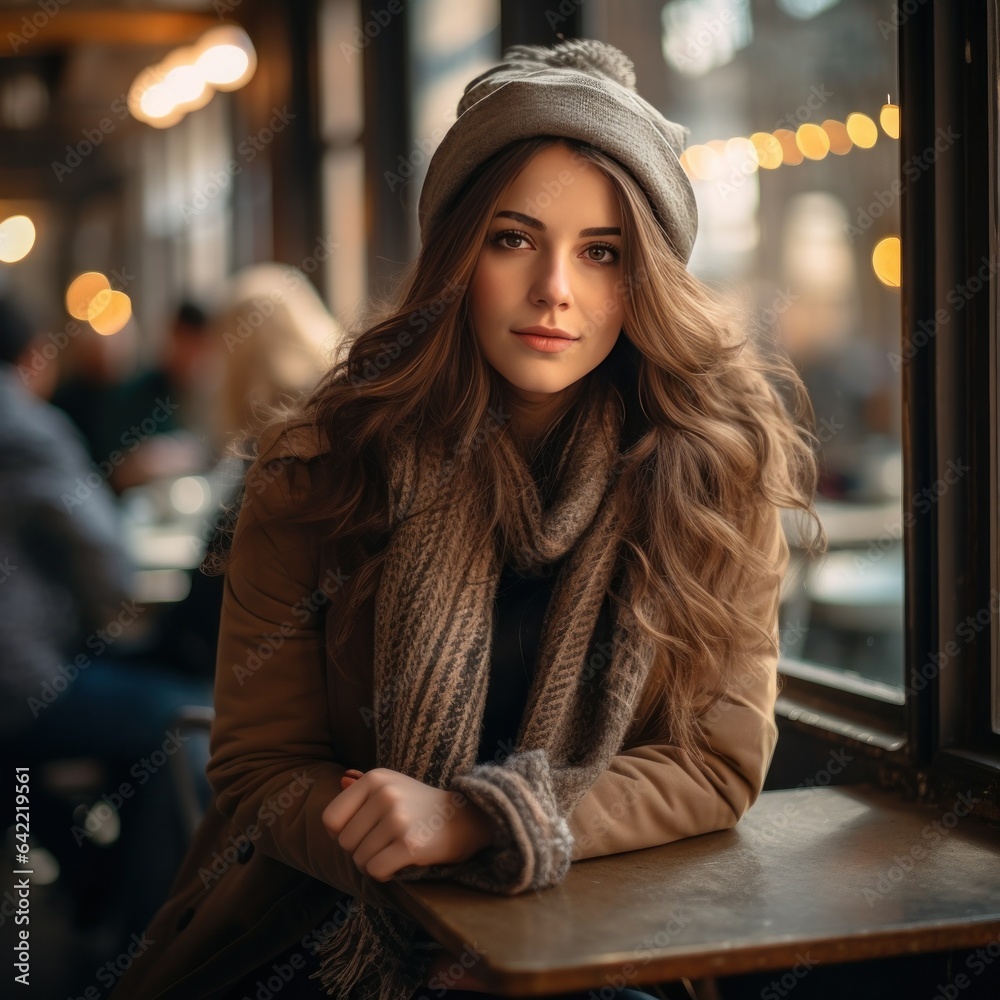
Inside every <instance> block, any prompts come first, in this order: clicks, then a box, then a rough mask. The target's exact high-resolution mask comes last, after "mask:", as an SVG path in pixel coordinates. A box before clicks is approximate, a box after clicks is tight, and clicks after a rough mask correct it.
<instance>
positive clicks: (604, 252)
mask: <svg viewBox="0 0 1000 1000" xmlns="http://www.w3.org/2000/svg"><path fill="white" fill-rule="evenodd" d="M587 257H588V259H589V260H592V261H593V262H594V263H595V264H613V263H615V261H617V260H618V250H617V248H616V247H613V246H611V245H610V244H609V243H596V244H594V246H590V247H587Z"/></svg>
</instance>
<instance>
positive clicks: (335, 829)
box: [321, 779, 367, 839]
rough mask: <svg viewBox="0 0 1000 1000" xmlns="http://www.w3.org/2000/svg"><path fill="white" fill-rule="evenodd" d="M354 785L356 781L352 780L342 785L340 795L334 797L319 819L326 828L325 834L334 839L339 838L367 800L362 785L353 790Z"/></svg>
mask: <svg viewBox="0 0 1000 1000" xmlns="http://www.w3.org/2000/svg"><path fill="white" fill-rule="evenodd" d="M356 784H357V779H352V780H351V782H350V784H349V785H347V786H346V787H345V786H344V785H343V784H342V785H341V792H340V794H339V795H336V796H334V798H332V799H331V800H330V801H329V803H328V804H327V806H326V808H325V809H324V810H323V815H322V817H321V819H322V821H323V826H324V827H325V828H326V832H327V833H328V834H329V835H330V836H331V837H333V838H334V839H336V838H337V837H338V836H339V834H340V833H341V832H342V831H343V829H344V827H345V826H346V825H347V824H348V823H349V822H350V820H351V817H352V816H354V814H355V813H356V812H357V811H358V810H359V809H360V808H361V807H362V806H363V805H364V803H365V799H366V798H367V793H366V791H365V787H364V785H362V786H361V787H360V788H358V789H355V788H354V787H353V786H354V785H356Z"/></svg>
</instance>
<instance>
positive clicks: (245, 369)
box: [212, 264, 343, 447]
mask: <svg viewBox="0 0 1000 1000" xmlns="http://www.w3.org/2000/svg"><path fill="white" fill-rule="evenodd" d="M212 326H213V329H214V332H215V334H216V337H217V338H218V343H219V345H220V351H221V354H222V359H223V363H222V368H223V370H222V376H221V380H220V386H219V392H218V395H217V398H216V405H215V411H216V412H215V425H216V427H217V429H218V437H219V439H220V442H221V444H222V445H223V447H225V446H227V445H230V444H232V443H234V442H239V441H241V440H244V439H246V438H255V437H256V436H257V435H258V434H259V432H260V429H261V428H262V427H263V426H264V424H265V423H267V421H268V420H269V419H271V418H273V417H274V416H276V415H277V414H280V413H283V412H285V411H286V410H287V409H288V408H290V407H291V406H293V405H294V404H295V403H296V402H297V401H299V400H300V398H301V397H302V396H304V395H306V394H308V393H309V392H311V391H312V389H313V388H314V387H315V386H316V385H317V383H318V382H319V380H320V378H321V377H322V376H323V374H324V373H325V372H326V371H327V369H328V368H329V367H330V366H331V364H332V363H333V361H334V359H335V353H336V350H337V347H338V345H339V343H340V339H341V336H342V332H343V331H342V329H341V327H340V325H339V324H338V323H337V321H336V320H335V319H334V317H333V316H332V315H331V314H330V312H329V311H328V310H327V308H326V306H325V305H324V303H323V300H322V299H321V298H320V297H319V295H318V293H317V292H316V289H315V288H314V287H313V285H312V283H311V282H310V281H309V279H308V278H307V277H306V275H305V274H303V273H302V271H300V270H299V269H298V268H295V267H291V266H289V265H286V264H256V265H253V266H251V267H248V268H245V269H244V270H242V271H239V272H238V273H237V274H235V275H234V276H233V277H232V278H231V279H230V282H229V285H228V286H227V288H226V291H225V292H224V294H223V296H222V300H221V303H220V305H219V307H218V309H217V311H216V314H215V316H214V317H213V319H212Z"/></svg>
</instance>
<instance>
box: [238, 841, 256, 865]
mask: <svg viewBox="0 0 1000 1000" xmlns="http://www.w3.org/2000/svg"><path fill="white" fill-rule="evenodd" d="M252 857H253V844H251V843H250V841H249V840H247V841H245V842H244V843H242V844H240V849H239V851H238V852H237V854H236V862H237V864H241V865H245V864H246V863H247V862H248V861H249V860H250V859H251V858H252Z"/></svg>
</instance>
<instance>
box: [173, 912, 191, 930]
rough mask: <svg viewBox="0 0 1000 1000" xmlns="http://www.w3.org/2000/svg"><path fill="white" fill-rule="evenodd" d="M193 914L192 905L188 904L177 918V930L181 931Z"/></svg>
mask: <svg viewBox="0 0 1000 1000" xmlns="http://www.w3.org/2000/svg"><path fill="white" fill-rule="evenodd" d="M193 916H194V907H193V906H189V907H188V908H187V909H186V910H185V911H184V912H183V913H182V914H181V915H180V917H179V918H178V920H177V930H178V931H182V930H184V928H185V927H187V925H188V924H189V923H191V918H192V917H193Z"/></svg>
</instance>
